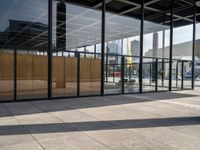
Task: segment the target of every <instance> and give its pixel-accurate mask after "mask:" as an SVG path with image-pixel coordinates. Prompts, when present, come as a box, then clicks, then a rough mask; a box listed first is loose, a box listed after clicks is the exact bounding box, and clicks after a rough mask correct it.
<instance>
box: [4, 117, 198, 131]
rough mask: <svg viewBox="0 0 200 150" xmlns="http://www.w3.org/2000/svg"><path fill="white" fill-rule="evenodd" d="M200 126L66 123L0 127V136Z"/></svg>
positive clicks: (167, 121)
mask: <svg viewBox="0 0 200 150" xmlns="http://www.w3.org/2000/svg"><path fill="white" fill-rule="evenodd" d="M186 125H200V117H177V118H155V119H134V120H111V121H91V122H67V123H52V124H27V125H26V124H23V126H22V125H8V126H7V125H6V126H0V135H20V134H30V133H31V134H40V133H60V132H76V131H96V130H117V129H133V128H153V127H169V126H186Z"/></svg>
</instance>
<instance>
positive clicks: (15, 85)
mask: <svg viewBox="0 0 200 150" xmlns="http://www.w3.org/2000/svg"><path fill="white" fill-rule="evenodd" d="M13 75H14V95H13V96H14V97H13V98H14V101H16V100H17V50H16V49H14V74H13Z"/></svg>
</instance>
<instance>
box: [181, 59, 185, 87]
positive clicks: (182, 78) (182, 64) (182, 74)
mask: <svg viewBox="0 0 200 150" xmlns="http://www.w3.org/2000/svg"><path fill="white" fill-rule="evenodd" d="M181 68H182V70H181V90H183V87H184V85H183V80H184V61H181Z"/></svg>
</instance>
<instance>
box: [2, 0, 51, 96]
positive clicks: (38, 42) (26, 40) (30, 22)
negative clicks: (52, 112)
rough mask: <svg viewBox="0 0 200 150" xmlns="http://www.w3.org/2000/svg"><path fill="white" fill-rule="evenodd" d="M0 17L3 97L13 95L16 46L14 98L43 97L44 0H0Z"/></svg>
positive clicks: (45, 33) (45, 47) (45, 14)
mask: <svg viewBox="0 0 200 150" xmlns="http://www.w3.org/2000/svg"><path fill="white" fill-rule="evenodd" d="M0 20H1V23H0V47H1V57H2V58H1V59H2V60H1V61H4V62H1V64H0V65H1V66H2V63H3V64H5V65H7V66H5V67H6V68H7V69H6V68H2V67H0V68H1V69H3V72H2V71H0V72H2V73H3V75H1V80H2V79H4V80H6V81H4V83H3V84H5V83H6V82H7V84H6V86H4V87H3V88H0V93H2V92H3V91H4V92H3V93H6V92H7V94H6V97H7V98H6V99H11V97H12V95H13V94H12V92H13V60H12V59H13V54H12V53H13V52H12V51H13V50H16V51H17V64H16V65H17V99H34V98H47V72H48V70H47V55H46V54H47V50H48V0H34V1H30V0H29V1H27V0H1V1H0ZM2 52H3V53H4V54H3V55H2ZM4 69H5V70H7V71H5V70H4ZM2 73H0V74H2ZM5 77H6V78H5ZM0 85H2V84H0ZM3 99H4V98H3Z"/></svg>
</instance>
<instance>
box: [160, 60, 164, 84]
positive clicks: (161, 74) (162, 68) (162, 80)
mask: <svg viewBox="0 0 200 150" xmlns="http://www.w3.org/2000/svg"><path fill="white" fill-rule="evenodd" d="M161 76H162V87H164V77H165V60H164V59H162V74H161Z"/></svg>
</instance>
